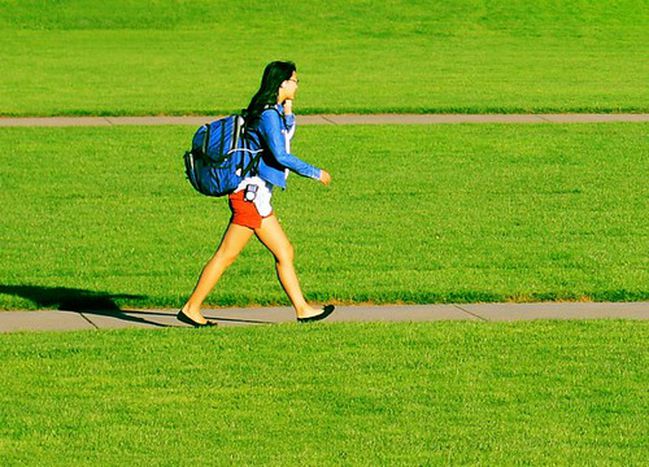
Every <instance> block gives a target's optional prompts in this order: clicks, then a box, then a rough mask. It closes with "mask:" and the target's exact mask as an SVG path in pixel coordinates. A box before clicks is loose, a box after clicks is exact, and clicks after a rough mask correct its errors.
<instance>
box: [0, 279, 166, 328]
mask: <svg viewBox="0 0 649 467" xmlns="http://www.w3.org/2000/svg"><path fill="white" fill-rule="evenodd" d="M0 293H3V294H7V295H17V296H20V297H23V298H26V299H28V300H31V301H32V302H34V303H36V304H37V305H38V306H39V307H42V308H55V309H57V310H60V311H74V312H77V313H83V314H92V315H98V316H108V317H111V318H117V319H120V320H123V321H131V322H135V323H142V324H148V325H151V326H158V327H170V326H168V325H166V324H161V323H156V322H154V321H149V320H147V319H144V318H139V317H136V316H131V315H130V314H126V312H128V310H122V309H121V308H120V307H119V306H117V304H116V303H115V300H118V299H140V298H144V297H143V296H142V295H130V294H109V293H107V292H98V291H94V290H83V289H72V288H68V287H45V286H40V285H0ZM129 313H130V312H129ZM91 324H92V323H91Z"/></svg>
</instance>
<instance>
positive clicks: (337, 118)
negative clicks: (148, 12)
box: [0, 114, 649, 127]
mask: <svg viewBox="0 0 649 467" xmlns="http://www.w3.org/2000/svg"><path fill="white" fill-rule="evenodd" d="M217 118H219V116H214V115H205V116H198V117H197V116H191V117H155V116H147V117H22V118H6V117H0V127H16V126H20V127H24V126H48V127H65V126H114V125H193V126H198V125H202V124H204V123H205V122H208V121H212V120H216V119H217ZM297 120H298V124H299V125H435V124H449V123H609V122H649V114H374V115H354V114H347V115H298V116H297Z"/></svg>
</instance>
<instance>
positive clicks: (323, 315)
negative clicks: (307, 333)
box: [297, 305, 336, 323]
mask: <svg viewBox="0 0 649 467" xmlns="http://www.w3.org/2000/svg"><path fill="white" fill-rule="evenodd" d="M335 309H336V307H335V306H333V305H325V306H323V307H322V313H320V314H319V315H314V316H309V317H307V318H298V319H297V322H298V323H311V322H313V321H322V320H323V319H325V318H326V317H327V316H329V315H330V314H331V313H333V312H334V310H335Z"/></svg>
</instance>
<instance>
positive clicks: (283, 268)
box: [177, 61, 334, 327]
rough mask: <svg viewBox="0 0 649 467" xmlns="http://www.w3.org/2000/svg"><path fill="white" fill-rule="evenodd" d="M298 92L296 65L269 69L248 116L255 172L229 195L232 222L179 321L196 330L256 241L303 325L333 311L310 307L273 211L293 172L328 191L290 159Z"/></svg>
mask: <svg viewBox="0 0 649 467" xmlns="http://www.w3.org/2000/svg"><path fill="white" fill-rule="evenodd" d="M297 87H298V79H297V73H296V68H295V64H294V63H292V62H279V61H277V62H272V63H269V64H268V65H267V66H266V69H265V70H264V74H263V77H262V79H261V86H260V87H259V91H257V93H256V94H255V95H254V96H253V98H252V100H251V101H250V104H249V105H248V108H247V109H246V110H245V112H244V118H245V121H246V138H247V140H248V144H249V147H250V148H251V149H261V150H262V152H261V158H260V161H259V166H258V168H257V170H256V171H255V172H253V173H251V174H250V175H249V176H248V177H247V178H245V179H244V180H243V181H242V182H241V184H240V185H239V186H238V187H237V189H236V190H235V191H234V193H232V194H230V195H229V204H230V210H231V211H232V217H231V219H230V223H229V225H228V227H227V229H226V231H225V234H224V235H223V239H222V240H221V244H220V245H219V247H218V249H217V251H216V253H215V254H214V256H212V258H211V259H210V260H209V261H208V262H207V264H206V265H205V267H204V268H203V271H202V273H201V276H200V278H199V279H198V283H197V284H196V287H195V288H194V291H193V293H192V295H191V296H190V297H189V299H188V300H187V302H186V303H185V305H184V306H183V307H182V308H181V309H180V311H179V312H178V315H177V318H178V320H180V321H182V322H184V323H187V324H191V325H193V326H196V327H200V326H214V325H216V323H215V322H213V321H208V320H206V319H205V317H204V316H203V315H202V313H201V305H202V304H203V301H204V300H205V298H206V297H207V295H208V294H209V293H210V292H211V291H212V289H213V288H214V286H215V285H216V283H217V281H218V280H219V278H220V277H221V275H222V274H223V272H224V271H225V270H226V269H227V267H228V266H230V264H232V263H233V262H234V260H235V259H236V258H237V256H238V255H239V253H241V251H242V250H243V247H244V246H245V245H246V243H248V240H250V237H252V235H253V234H254V235H256V236H257V238H258V239H259V240H260V241H261V242H262V243H263V244H264V245H265V246H266V248H268V249H269V250H270V252H271V253H272V254H273V255H274V256H275V266H276V269H277V276H278V277H279V280H280V282H281V284H282V287H283V288H284V291H285V292H286V294H287V295H288V297H289V299H290V300H291V303H292V304H293V308H294V309H295V313H296V315H297V320H298V321H299V322H309V321H319V320H321V319H324V318H326V317H327V316H329V315H330V314H331V313H332V312H333V311H334V306H333V305H327V306H325V307H323V308H322V309H315V308H313V307H311V306H309V304H308V303H307V302H306V300H305V299H304V296H303V295H302V290H301V288H300V283H299V281H298V278H297V275H296V273H295V268H294V267H293V247H292V245H291V243H290V242H289V240H288V238H287V237H286V234H285V233H284V230H283V229H282V227H281V225H280V224H279V222H278V221H277V218H276V217H275V214H274V212H273V208H272V206H271V197H272V192H273V188H274V187H276V186H278V187H280V188H282V189H285V188H286V178H287V177H288V173H289V170H291V171H293V172H295V173H297V174H299V175H301V176H303V177H308V178H312V179H314V180H318V181H320V182H321V183H322V184H324V185H329V183H330V182H331V176H330V175H329V173H328V172H327V171H325V170H321V169H319V168H317V167H314V166H312V165H310V164H307V163H306V162H304V161H302V160H300V159H298V158H297V157H295V156H293V155H292V154H291V153H290V140H291V138H292V137H293V134H294V132H295V115H293V99H294V97H295V93H296V91H297Z"/></svg>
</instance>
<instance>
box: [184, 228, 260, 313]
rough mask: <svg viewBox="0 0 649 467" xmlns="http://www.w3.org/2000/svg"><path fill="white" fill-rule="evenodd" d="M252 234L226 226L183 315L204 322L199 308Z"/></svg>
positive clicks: (249, 231)
mask: <svg viewBox="0 0 649 467" xmlns="http://www.w3.org/2000/svg"><path fill="white" fill-rule="evenodd" d="M252 233H253V231H252V229H249V228H248V227H243V226H241V225H237V224H230V225H229V226H228V228H227V230H226V231H225V234H223V239H222V240H221V244H220V245H219V248H218V249H217V250H216V253H214V256H212V258H211V259H210V260H209V261H208V262H207V264H206V265H205V267H204V268H203V272H202V273H201V276H200V278H199V279H198V283H197V284H196V287H195V288H194V291H193V292H192V295H191V296H190V297H189V299H188V300H187V303H185V305H184V306H183V308H182V310H183V313H185V314H186V315H187V316H189V317H190V318H191V319H193V320H194V321H196V322H197V323H205V322H206V320H205V317H204V316H203V315H202V314H201V306H202V305H203V302H204V301H205V298H206V297H207V296H208V294H209V293H210V292H211V291H212V289H213V288H214V286H215V285H216V283H217V282H218V280H219V278H220V277H221V275H222V274H223V272H224V271H225V270H226V269H227V268H228V266H230V265H231V264H232V263H233V262H234V260H235V259H237V256H239V253H241V250H243V247H245V246H246V243H248V240H250V237H252Z"/></svg>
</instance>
